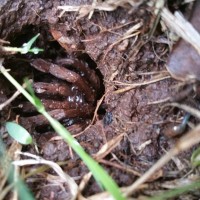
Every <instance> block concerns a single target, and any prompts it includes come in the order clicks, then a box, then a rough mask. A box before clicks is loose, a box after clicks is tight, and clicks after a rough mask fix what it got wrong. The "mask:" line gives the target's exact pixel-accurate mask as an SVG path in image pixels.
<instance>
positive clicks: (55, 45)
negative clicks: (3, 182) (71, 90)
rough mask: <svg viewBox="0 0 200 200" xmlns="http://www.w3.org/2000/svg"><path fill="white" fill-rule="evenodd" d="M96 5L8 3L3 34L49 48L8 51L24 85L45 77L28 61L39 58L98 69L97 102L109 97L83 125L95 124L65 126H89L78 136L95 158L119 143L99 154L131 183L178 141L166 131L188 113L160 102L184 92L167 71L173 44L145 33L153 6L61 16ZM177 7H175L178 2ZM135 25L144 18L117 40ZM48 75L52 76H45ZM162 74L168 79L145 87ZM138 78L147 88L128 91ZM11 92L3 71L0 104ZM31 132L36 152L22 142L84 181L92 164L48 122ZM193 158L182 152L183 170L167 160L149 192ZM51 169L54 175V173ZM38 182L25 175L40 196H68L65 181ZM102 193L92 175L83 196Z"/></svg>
mask: <svg viewBox="0 0 200 200" xmlns="http://www.w3.org/2000/svg"><path fill="white" fill-rule="evenodd" d="M91 3H92V1H88V0H84V1H80V0H77V1H70V0H66V1H63V0H62V1H61V0H56V1H55V0H54V1H39V0H36V1H33V2H30V3H26V1H24V0H17V1H11V0H5V1H3V2H2V3H1V5H0V24H1V26H0V39H3V40H6V41H10V43H11V44H10V45H11V46H21V45H22V44H23V43H25V42H27V41H28V40H29V39H30V38H32V37H33V36H34V35H36V34H37V33H40V36H39V38H38V40H37V42H36V44H35V45H36V46H37V47H39V48H43V49H44V52H42V53H40V54H38V55H31V54H27V55H19V54H17V55H6V56H5V55H4V57H5V62H4V65H5V66H6V67H7V68H9V69H11V72H10V73H11V74H12V75H13V76H14V77H15V78H16V79H17V80H18V81H19V82H20V83H22V82H23V78H24V77H25V76H29V77H30V76H33V77H37V76H42V75H41V74H42V73H40V72H38V71H37V70H35V69H30V65H29V62H31V59H34V58H42V59H48V60H51V61H55V60H59V59H60V58H72V57H76V58H78V59H83V60H87V61H88V60H90V61H89V62H94V63H95V64H96V66H97V67H96V69H95V70H96V73H97V74H99V76H100V77H101V79H102V83H103V85H104V86H102V88H101V92H100V93H101V95H100V97H99V99H100V98H101V97H102V95H103V94H105V98H104V100H103V102H102V103H101V106H100V108H99V111H98V113H97V115H96V118H95V121H94V123H93V124H92V125H91V126H90V127H89V128H86V127H87V126H88V125H89V124H90V123H91V119H86V120H77V121H76V120H75V122H76V123H74V124H73V125H71V126H69V127H68V128H69V130H70V131H71V133H72V134H74V135H76V134H78V133H80V132H81V131H83V130H84V129H85V128H86V130H85V131H83V132H82V133H81V134H78V136H77V137H76V139H77V140H78V142H79V143H80V144H81V145H82V146H83V148H84V149H85V150H86V151H87V152H88V153H89V154H90V155H95V154H96V153H97V152H98V151H99V150H100V149H101V147H102V146H103V145H104V144H106V143H107V142H109V141H111V140H116V141H118V145H117V146H115V147H114V148H113V149H112V150H111V152H110V153H108V154H107V155H106V156H105V157H104V158H101V159H99V162H100V164H102V166H103V167H104V168H105V169H106V170H107V171H108V172H109V174H110V175H111V176H112V177H113V178H114V180H115V181H116V182H117V184H118V185H119V186H120V187H121V186H129V185H131V184H132V183H133V182H134V181H135V180H136V179H137V178H138V176H139V175H140V174H143V173H144V172H145V171H146V170H147V169H149V168H150V167H151V166H152V165H153V164H154V163H155V162H156V161H157V160H158V159H159V158H160V157H161V156H162V155H163V154H164V153H165V151H167V150H169V149H170V148H171V147H172V146H173V145H174V144H175V142H176V140H177V137H175V138H174V137H173V138H172V137H170V134H169V132H171V131H172V127H173V126H174V124H176V123H180V118H181V117H182V116H183V115H184V112H183V111H181V110H179V109H174V108H168V107H167V108H163V105H164V103H159V102H158V101H161V100H164V99H167V98H171V99H172V98H173V99H174V98H175V97H176V96H177V93H179V91H180V89H179V88H178V87H177V84H178V82H177V81H176V80H174V79H173V78H171V77H170V76H169V74H168V72H167V71H166V67H165V64H166V62H167V59H168V56H169V45H168V44H167V43H166V42H162V41H166V40H167V34H165V33H163V32H162V31H161V27H160V25H158V27H157V29H156V31H155V32H154V34H153V36H152V37H151V38H148V34H149V33H150V30H152V26H153V23H154V21H155V16H154V14H153V8H151V7H149V6H148V5H147V4H146V3H145V2H144V3H142V4H140V5H139V6H137V7H135V8H134V9H132V7H131V6H130V5H129V4H127V5H126V6H119V7H118V8H116V9H115V10H114V11H111V12H105V11H95V12H94V13H93V15H92V17H91V19H88V17H87V16H85V17H81V18H79V15H78V13H77V12H65V13H64V14H63V15H62V17H59V14H60V11H58V10H57V6H62V5H77V6H78V5H82V4H91ZM177 5H178V4H176V6H177ZM172 7H173V8H175V6H174V5H172ZM138 23H142V26H141V27H140V28H139V29H138V30H139V33H138V35H137V36H136V37H135V36H132V37H130V38H128V37H127V38H126V39H123V40H120V39H121V38H122V37H123V35H124V34H125V33H126V32H127V31H128V30H129V29H130V28H131V27H132V26H133V25H135V24H138ZM53 31H59V33H60V34H61V35H62V36H63V37H64V38H65V41H64V42H63V43H62V42H60V41H59V40H57V41H56V40H55V37H54V38H53V36H52V32H53ZM59 42H60V43H61V45H62V46H61V45H60V44H59ZM63 46H64V47H65V48H63ZM24 60H25V61H24ZM93 68H95V66H94V67H93ZM46 77H47V78H49V77H48V75H47V76H46ZM163 77H166V78H165V79H163V80H160V81H156V82H155V83H151V84H146V85H144V84H143V83H144V82H148V81H150V80H154V79H159V78H163ZM49 81H51V80H49ZM134 83H141V84H143V85H141V86H137V87H133V88H131V89H127V90H125V89H126V88H127V87H128V86H130V85H131V84H134ZM181 90H183V88H181ZM14 91H15V89H14V88H13V87H12V86H11V85H10V83H8V82H7V81H6V80H5V79H4V78H3V76H2V75H1V76H0V104H1V103H3V102H5V101H6V100H7V99H8V98H9V97H10V96H11V95H12V94H13V93H14ZM186 100H187V101H189V100H190V99H189V100H188V99H186ZM186 100H185V99H184V101H186ZM24 101H25V100H24V98H23V97H21V96H19V97H18V98H17V99H16V100H15V101H14V102H12V103H11V104H10V105H9V106H7V107H6V108H4V109H3V110H2V111H1V113H0V117H1V124H2V125H3V124H4V122H5V121H7V120H9V121H12V120H15V119H16V115H20V111H19V109H18V108H17V109H16V108H15V106H18V105H19V104H21V103H23V102H24ZM156 102H158V103H156ZM19 120H20V116H19ZM193 120H194V119H193ZM194 122H195V120H194ZM68 125H69V124H68ZM29 131H30V132H31V134H32V135H33V137H34V140H35V141H36V144H37V148H38V152H37V151H36V149H35V147H34V146H31V145H29V146H26V147H23V151H28V152H30V153H33V154H37V155H40V156H41V157H43V158H44V159H47V160H52V161H55V162H61V161H65V162H66V163H67V164H64V165H62V168H63V170H64V171H65V172H67V174H69V175H70V176H71V177H76V182H77V183H80V181H81V179H82V178H83V176H84V175H85V174H86V173H88V169H87V167H86V166H85V165H84V164H83V163H82V161H81V160H80V159H79V157H78V156H77V155H76V154H75V153H73V152H72V151H71V149H70V148H69V146H68V145H67V144H66V143H65V142H64V141H63V140H61V139H57V138H55V136H57V134H56V133H55V132H54V131H52V129H50V128H49V127H48V128H46V127H45V128H44V129H43V128H41V129H39V130H38V128H37V127H36V128H35V127H34V128H32V129H31V130H29ZM121 134H122V136H123V137H121V138H120V140H119V139H118V140H117V136H119V135H121ZM5 143H7V144H8V145H9V144H10V140H9V139H5ZM190 157H191V151H188V152H184V153H182V154H180V155H179V156H178V159H179V160H180V162H182V163H184V169H183V170H182V171H181V170H178V168H177V165H176V163H174V162H173V161H171V162H170V163H168V165H166V166H165V167H164V168H163V169H162V170H163V171H162V173H161V175H160V176H159V177H158V178H156V180H154V181H153V182H152V184H151V186H149V190H153V189H154V188H157V187H159V186H158V185H159V184H160V183H162V182H163V181H164V180H173V179H175V178H180V177H182V176H183V174H186V173H187V172H188V170H189V165H188V160H189V159H190ZM172 172H174V173H172ZM48 173H52V174H54V173H53V172H52V171H49V172H48ZM40 180H41V179H40V178H38V180H37V179H35V182H34V183H31V178H28V179H27V180H26V181H27V183H29V186H30V189H31V190H32V191H33V193H34V195H35V197H37V199H68V198H69V194H68V191H67V186H65V185H63V187H64V188H65V189H63V188H62V187H60V186H58V185H55V186H54V185H53V184H49V182H48V181H47V180H45V179H44V177H43V180H44V181H40ZM100 191H101V189H100V188H99V186H98V185H97V183H96V182H95V181H94V180H93V179H91V180H90V181H89V183H88V185H87V187H86V188H85V189H84V191H83V193H82V194H83V195H84V196H85V197H88V196H90V195H92V194H96V193H98V192H100ZM141 194H148V192H147V190H146V192H145V191H143V190H142V191H141V192H140V193H139V194H138V193H137V194H135V196H139V195H141ZM52 195H53V197H52Z"/></svg>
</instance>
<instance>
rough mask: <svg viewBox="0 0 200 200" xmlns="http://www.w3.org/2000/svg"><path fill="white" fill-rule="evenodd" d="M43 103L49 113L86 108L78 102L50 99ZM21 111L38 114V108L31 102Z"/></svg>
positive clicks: (44, 100)
mask: <svg viewBox="0 0 200 200" xmlns="http://www.w3.org/2000/svg"><path fill="white" fill-rule="evenodd" d="M41 101H42V103H43V105H44V107H45V108H46V110H47V111H49V110H55V109H66V110H70V109H73V108H76V107H78V106H84V104H79V103H76V102H69V101H58V100H50V99H42V100H41ZM85 105H87V104H85ZM21 109H22V112H24V113H30V112H36V108H35V107H34V106H33V105H32V104H31V103H30V102H24V103H23V106H22V108H21Z"/></svg>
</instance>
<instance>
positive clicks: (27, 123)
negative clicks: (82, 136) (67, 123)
mask: <svg viewBox="0 0 200 200" xmlns="http://www.w3.org/2000/svg"><path fill="white" fill-rule="evenodd" d="M93 112H94V107H92V106H90V105H83V106H81V108H80V107H79V108H73V109H70V110H66V109H56V110H52V111H49V112H48V113H49V114H50V115H51V116H52V117H53V118H54V119H56V120H58V121H60V120H62V119H65V118H75V117H89V116H91V115H92V113H93ZM48 123H49V122H48V120H47V119H46V118H45V117H44V116H43V115H36V116H32V117H21V118H20V124H21V125H22V126H24V127H25V128H31V127H35V126H42V125H47V124H48Z"/></svg>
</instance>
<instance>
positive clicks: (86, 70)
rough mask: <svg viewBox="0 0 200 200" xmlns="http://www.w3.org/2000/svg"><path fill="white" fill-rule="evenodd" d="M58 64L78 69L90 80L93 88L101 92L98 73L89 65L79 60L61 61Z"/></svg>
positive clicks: (64, 59)
mask: <svg viewBox="0 0 200 200" xmlns="http://www.w3.org/2000/svg"><path fill="white" fill-rule="evenodd" d="M58 64H61V65H71V66H73V67H74V68H76V69H78V71H81V72H83V74H84V76H85V77H86V79H87V80H88V82H89V83H90V84H91V85H92V87H93V88H94V89H95V90H96V91H99V89H100V79H99V77H98V76H97V74H96V72H95V71H94V70H93V69H91V68H90V67H89V66H88V64H87V63H86V62H84V61H82V60H80V61H79V60H77V59H67V58H63V59H59V60H58Z"/></svg>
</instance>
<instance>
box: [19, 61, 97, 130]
mask: <svg viewBox="0 0 200 200" xmlns="http://www.w3.org/2000/svg"><path fill="white" fill-rule="evenodd" d="M31 66H33V67H34V68H35V69H37V70H39V71H40V72H43V73H49V74H51V75H53V77H56V81H55V80H54V81H51V82H50V83H49V81H48V82H43V80H44V79H42V82H34V83H33V88H34V91H35V93H37V94H38V95H39V96H40V98H41V101H42V102H43V104H44V106H45V108H46V109H47V110H48V112H49V113H50V115H51V116H53V117H54V118H56V119H57V120H63V119H74V118H77V117H78V118H88V117H90V116H91V115H92V114H93V112H94V110H95V104H96V101H97V97H98V95H99V91H100V78H99V76H98V75H97V74H96V72H95V71H94V70H93V69H91V68H90V67H89V65H88V63H86V62H84V61H82V60H78V59H60V60H59V61H57V62H56V64H55V63H51V62H49V61H45V60H43V59H40V58H39V59H35V60H33V61H32V62H31ZM50 78H51V77H50ZM48 79H49V78H48ZM53 79H54V78H53ZM59 80H62V81H59ZM22 111H23V112H25V113H28V112H29V113H31V112H33V113H34V112H35V109H34V108H33V106H32V105H31V104H30V103H29V102H25V103H23V104H22ZM21 124H23V125H24V126H25V127H27V126H28V127H30V126H31V127H36V126H41V125H46V124H47V121H46V119H45V118H44V117H43V116H42V115H38V114H37V115H35V116H28V117H21Z"/></svg>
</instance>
